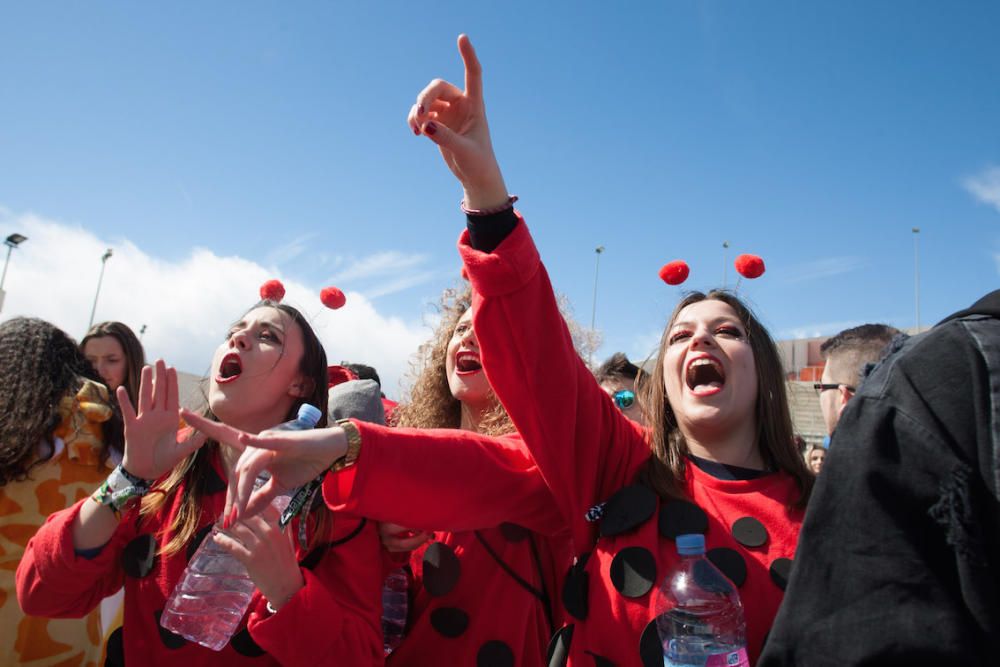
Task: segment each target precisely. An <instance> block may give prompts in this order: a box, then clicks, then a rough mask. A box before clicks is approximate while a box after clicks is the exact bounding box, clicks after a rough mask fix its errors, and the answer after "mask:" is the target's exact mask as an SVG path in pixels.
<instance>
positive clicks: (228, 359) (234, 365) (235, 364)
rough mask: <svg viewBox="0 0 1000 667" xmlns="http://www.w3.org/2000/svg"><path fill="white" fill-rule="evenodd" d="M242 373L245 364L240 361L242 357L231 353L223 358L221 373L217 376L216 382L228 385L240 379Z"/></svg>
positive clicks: (220, 367) (220, 366)
mask: <svg viewBox="0 0 1000 667" xmlns="http://www.w3.org/2000/svg"><path fill="white" fill-rule="evenodd" d="M242 372H243V362H241V361H240V355H238V354H237V353H235V352H230V353H229V354H227V355H226V356H224V357H223V358H222V363H221V364H219V372H218V373H216V375H215V381H216V382H217V383H219V384H226V383H227V382H232V381H233V380H235V379H236V378H238V377H239V376H240V374H241V373H242Z"/></svg>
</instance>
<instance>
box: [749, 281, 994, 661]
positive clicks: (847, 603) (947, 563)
mask: <svg viewBox="0 0 1000 667" xmlns="http://www.w3.org/2000/svg"><path fill="white" fill-rule="evenodd" d="M893 348H894V349H892V351H891V352H890V353H889V354H888V356H886V358H885V359H883V360H882V361H881V362H880V363H879V364H878V365H877V366H876V367H875V368H874V369H873V370H872V372H871V373H870V375H869V376H868V377H867V378H866V380H865V381H864V383H863V385H862V387H861V388H860V389H859V391H858V393H857V395H856V396H855V397H854V398H853V399H852V400H851V401H850V403H848V405H847V408H846V409H845V410H844V413H843V415H842V416H841V419H840V422H839V423H838V426H837V429H836V432H835V433H834V437H833V443H832V446H831V448H830V452H829V454H828V456H827V458H826V461H825V462H824V466H823V472H822V474H821V475H820V477H819V480H818V481H817V484H816V488H815V491H814V493H813V496H812V501H811V502H810V505H809V508H808V510H807V512H806V517H805V522H804V524H803V527H802V532H801V534H800V537H799V547H798V550H797V553H796V557H795V565H794V567H793V571H792V575H791V579H790V581H789V585H788V589H787V591H786V594H785V600H784V602H783V604H782V607H781V609H780V611H779V612H778V616H777V618H776V619H775V624H774V627H773V628H772V629H771V634H770V638H769V639H768V642H767V645H766V646H765V650H764V653H763V655H762V656H761V659H760V662H759V664H760V665H762V666H766V667H774V666H776V665H838V666H840V665H907V666H910V665H935V666H939V665H986V664H989V665H1000V584H998V582H1000V503H998V498H1000V495H998V488H1000V467H998V456H1000V290H998V291H996V292H992V293H990V294H988V295H987V296H986V297H984V298H983V299H981V300H980V301H979V302H977V303H976V304H975V305H974V306H973V307H972V308H970V309H968V310H965V311H962V312H960V313H956V314H955V315H953V316H952V317H950V318H948V319H946V320H944V321H943V322H941V323H940V324H938V325H937V326H935V327H934V328H933V329H931V330H930V331H928V332H926V333H924V334H921V335H918V336H913V337H912V338H909V339H907V340H905V341H903V340H900V341H897V342H895V343H894V344H893Z"/></svg>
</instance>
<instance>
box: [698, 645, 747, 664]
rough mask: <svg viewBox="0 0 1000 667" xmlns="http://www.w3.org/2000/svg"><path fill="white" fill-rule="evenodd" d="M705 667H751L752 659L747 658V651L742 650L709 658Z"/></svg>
mask: <svg viewBox="0 0 1000 667" xmlns="http://www.w3.org/2000/svg"><path fill="white" fill-rule="evenodd" d="M705 667H750V659H749V658H748V657H747V650H746V649H745V648H741V649H740V650H738V651H730V652H728V653H716V654H715V655H710V656H708V660H706V661H705Z"/></svg>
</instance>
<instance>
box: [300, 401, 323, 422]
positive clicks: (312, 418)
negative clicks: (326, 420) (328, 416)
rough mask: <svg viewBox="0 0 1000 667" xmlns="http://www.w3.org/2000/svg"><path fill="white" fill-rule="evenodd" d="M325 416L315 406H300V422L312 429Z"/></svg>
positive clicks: (305, 404)
mask: <svg viewBox="0 0 1000 667" xmlns="http://www.w3.org/2000/svg"><path fill="white" fill-rule="evenodd" d="M322 416H323V413H322V412H320V409H319V408H317V407H316V406H315V405H309V404H308V403H303V404H302V405H301V406H299V417H298V420H299V421H300V422H305V423H307V424H309V425H310V426H312V427H315V426H316V424H318V423H319V418H320V417H322Z"/></svg>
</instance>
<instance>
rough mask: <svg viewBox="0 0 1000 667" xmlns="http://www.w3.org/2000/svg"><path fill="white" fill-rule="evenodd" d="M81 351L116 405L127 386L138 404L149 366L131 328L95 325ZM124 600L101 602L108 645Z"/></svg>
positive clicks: (118, 623) (117, 595)
mask: <svg viewBox="0 0 1000 667" xmlns="http://www.w3.org/2000/svg"><path fill="white" fill-rule="evenodd" d="M80 350H81V351H82V352H83V355H84V356H85V357H87V361H89V362H90V363H91V364H93V366H94V368H95V369H96V370H97V372H98V373H99V374H100V376H101V378H102V379H103V381H104V385H105V386H106V387H107V388H108V391H109V392H110V394H111V400H112V401H113V402H116V403H117V399H116V398H115V395H116V391H117V390H118V387H125V390H126V391H127V392H128V398H129V400H130V401H132V405H138V404H139V380H140V374H141V373H142V367H143V366H145V365H146V353H145V350H143V348H142V343H141V342H139V339H138V338H137V337H136V335H135V333H134V332H133V331H132V329H130V328H129V327H128V325H126V324H123V323H122V322H100V323H99V324H95V325H94V326H92V327H90V330H89V331H88V332H87V335H86V336H84V337H83V340H82V341H80ZM122 438H124V434H120V435H119V440H121V439H122ZM117 456H120V453H118V454H116V455H115V457H113V459H112V460H113V462H114V463H115V464H118V463H121V459H120V458H117ZM122 601H123V593H122V591H121V590H119V591H118V592H117V593H115V594H113V595H111V596H109V597H107V598H106V599H105V600H104V601H103V602H101V622H102V625H103V626H104V635H105V644H106V640H107V638H108V636H109V635H110V633H111V632H114V631H115V630H116V629H117V628H120V627H121V624H122V613H123V607H122ZM105 657H106V656H105Z"/></svg>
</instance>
